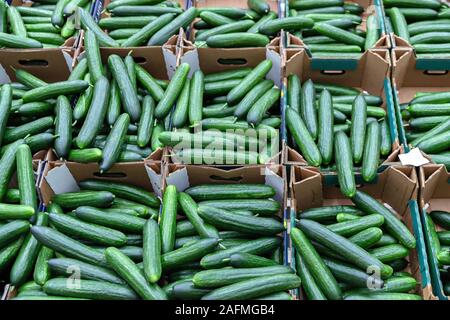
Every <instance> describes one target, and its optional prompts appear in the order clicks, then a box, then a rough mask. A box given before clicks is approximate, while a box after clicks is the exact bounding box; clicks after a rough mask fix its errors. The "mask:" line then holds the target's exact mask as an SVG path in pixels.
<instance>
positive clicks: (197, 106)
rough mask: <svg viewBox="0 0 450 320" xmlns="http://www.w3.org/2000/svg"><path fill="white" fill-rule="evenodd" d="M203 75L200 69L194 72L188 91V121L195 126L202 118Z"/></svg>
mask: <svg viewBox="0 0 450 320" xmlns="http://www.w3.org/2000/svg"><path fill="white" fill-rule="evenodd" d="M204 89H205V84H204V75H203V72H202V71H201V70H197V71H195V72H194V75H193V76H192V80H191V86H190V92H189V123H190V124H191V125H192V126H196V125H198V124H199V122H200V121H201V120H202V110H203V92H204Z"/></svg>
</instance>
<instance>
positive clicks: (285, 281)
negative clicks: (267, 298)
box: [202, 274, 301, 300]
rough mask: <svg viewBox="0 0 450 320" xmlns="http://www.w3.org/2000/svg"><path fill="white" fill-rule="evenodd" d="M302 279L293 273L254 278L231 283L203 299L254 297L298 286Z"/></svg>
mask: <svg viewBox="0 0 450 320" xmlns="http://www.w3.org/2000/svg"><path fill="white" fill-rule="evenodd" d="M300 284H301V280H300V278H299V277H298V276H296V275H293V274H279V275H273V276H268V277H261V278H254V279H250V280H245V281H241V282H238V283H235V284H231V285H228V286H225V287H222V288H219V289H216V290H213V291H211V292H210V293H207V294H206V295H204V296H203V297H202V300H238V299H242V300H245V299H253V298H257V297H260V296H264V295H267V294H270V293H274V292H279V291H284V290H288V289H292V288H298V287H299V286H300Z"/></svg>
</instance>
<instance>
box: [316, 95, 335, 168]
mask: <svg viewBox="0 0 450 320" xmlns="http://www.w3.org/2000/svg"><path fill="white" fill-rule="evenodd" d="M333 125H334V117H333V103H332V97H331V94H330V93H329V91H328V90H326V89H325V90H323V91H322V92H321V94H320V98H319V110H318V129H317V147H318V148H319V151H320V154H321V155H322V163H323V164H324V165H327V164H329V163H330V162H331V160H332V157H333Z"/></svg>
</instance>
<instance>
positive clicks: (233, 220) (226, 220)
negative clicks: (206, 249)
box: [198, 206, 284, 236]
mask: <svg viewBox="0 0 450 320" xmlns="http://www.w3.org/2000/svg"><path fill="white" fill-rule="evenodd" d="M198 214H199V215H200V217H202V218H203V219H205V220H206V221H207V222H209V223H210V224H212V225H213V226H215V227H218V228H220V229H225V230H232V231H239V232H243V233H250V234H256V235H267V236H268V235H276V234H277V233H280V232H281V231H283V230H284V226H283V225H282V224H281V223H280V222H278V221H277V220H275V219H273V218H260V217H255V216H247V217H243V216H241V215H237V214H234V213H233V212H231V211H226V210H223V209H219V208H214V207H207V206H199V207H198Z"/></svg>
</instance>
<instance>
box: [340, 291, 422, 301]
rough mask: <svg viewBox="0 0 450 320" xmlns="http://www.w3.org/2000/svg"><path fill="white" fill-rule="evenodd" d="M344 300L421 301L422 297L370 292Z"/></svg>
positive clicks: (348, 296)
mask: <svg viewBox="0 0 450 320" xmlns="http://www.w3.org/2000/svg"><path fill="white" fill-rule="evenodd" d="M344 300H422V297H421V296H419V295H416V294H410V293H391V292H370V293H359V294H358V293H356V294H348V295H345V296H344Z"/></svg>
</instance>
